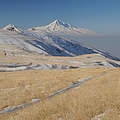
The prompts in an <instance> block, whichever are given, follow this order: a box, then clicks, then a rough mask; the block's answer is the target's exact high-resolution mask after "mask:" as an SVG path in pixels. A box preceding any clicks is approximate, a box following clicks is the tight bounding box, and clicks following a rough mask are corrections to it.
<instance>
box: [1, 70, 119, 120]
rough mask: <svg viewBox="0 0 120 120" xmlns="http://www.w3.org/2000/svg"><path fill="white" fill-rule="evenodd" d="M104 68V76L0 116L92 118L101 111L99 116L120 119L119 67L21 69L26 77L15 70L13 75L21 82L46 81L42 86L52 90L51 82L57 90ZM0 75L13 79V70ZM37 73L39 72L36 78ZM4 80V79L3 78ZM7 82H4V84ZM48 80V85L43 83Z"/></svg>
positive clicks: (13, 119)
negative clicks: (49, 69)
mask: <svg viewBox="0 0 120 120" xmlns="http://www.w3.org/2000/svg"><path fill="white" fill-rule="evenodd" d="M104 71H108V72H107V74H105V75H104V76H100V77H98V78H94V79H93V80H91V81H87V82H85V83H84V84H83V85H81V86H79V87H77V88H74V89H71V90H69V91H67V92H65V93H63V94H60V95H57V96H54V97H52V98H51V99H46V100H44V101H42V102H40V103H36V104H34V105H32V106H30V107H27V108H24V109H22V110H20V111H17V112H13V113H10V114H5V115H0V120H91V119H92V118H94V117H95V116H97V115H102V116H101V119H100V120H120V69H119V68H117V69H115V68H113V69H105V68H100V69H95V68H94V69H81V70H66V71H64V70H61V71H46V72H45V71H37V72H36V73H34V72H33V73H32V71H29V75H28V73H27V71H26V72H25V71H24V75H25V76H27V77H25V76H24V75H23V76H22V77H21V78H20V76H21V75H22V72H15V73H14V76H16V83H17V79H18V81H21V80H22V79H24V80H25V81H24V84H25V83H26V84H27V82H28V81H29V80H31V82H33V86H34V85H35V83H36V85H38V86H39V85H41V84H43V83H44V82H45V86H44V85H43V86H44V87H45V90H48V91H49V92H51V90H50V88H52V87H53V88H54V86H57V87H56V89H54V90H55V91H56V90H57V89H61V88H64V87H66V86H67V85H69V84H71V83H72V82H75V81H74V80H76V81H77V80H79V79H81V78H82V77H83V78H87V77H88V76H94V75H95V74H98V73H101V72H104ZM30 72H31V73H30ZM44 72H45V73H44ZM52 72H53V73H52ZM18 73H19V74H18ZM40 73H41V79H40ZM5 74H6V75H5ZM15 74H16V75H15ZM2 75H3V76H7V77H8V78H11V80H13V81H14V80H15V79H12V73H4V74H2ZM36 75H38V76H39V79H38V76H36ZM18 76H19V77H18ZM28 76H31V78H32V77H35V76H36V79H34V80H33V79H30V77H28ZM48 76H49V77H48ZM7 77H6V78H7ZM48 78H49V79H48ZM53 78H54V79H53ZM27 79H28V80H27ZM5 80H7V79H4V80H3V81H5ZM42 80H43V81H42ZM8 81H9V80H8ZM38 81H41V82H38ZM1 82H2V81H1ZM7 83H8V82H7ZM7 83H4V85H5V84H7ZM14 83H15V81H14ZM53 83H54V84H53ZM2 84H3V83H2ZM49 84H50V85H51V86H49V87H48V86H46V85H49ZM11 86H12V85H11ZM34 89H35V87H34ZM54 90H53V91H54ZM53 91H52V92H53ZM39 92H40V90H38V91H37V90H36V92H35V93H38V94H39ZM21 98H22V97H21Z"/></svg>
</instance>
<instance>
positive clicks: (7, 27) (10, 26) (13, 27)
mask: <svg viewBox="0 0 120 120" xmlns="http://www.w3.org/2000/svg"><path fill="white" fill-rule="evenodd" d="M3 30H8V31H13V32H20V30H18V29H17V28H16V27H15V25H13V24H9V25H7V26H6V27H4V28H3Z"/></svg>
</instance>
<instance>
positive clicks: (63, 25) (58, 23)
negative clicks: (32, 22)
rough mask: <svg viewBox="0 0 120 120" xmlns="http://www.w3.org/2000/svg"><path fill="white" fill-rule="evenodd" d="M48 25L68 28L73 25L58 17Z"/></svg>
mask: <svg viewBox="0 0 120 120" xmlns="http://www.w3.org/2000/svg"><path fill="white" fill-rule="evenodd" d="M47 26H54V27H55V26H56V27H57V26H62V27H66V28H71V25H70V24H66V23H64V22H63V21H61V20H58V19H56V20H55V21H53V22H52V23H50V24H49V25H47Z"/></svg>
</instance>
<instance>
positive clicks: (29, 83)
mask: <svg viewBox="0 0 120 120" xmlns="http://www.w3.org/2000/svg"><path fill="white" fill-rule="evenodd" d="M106 70H107V68H100V69H93V70H91V69H78V70H77V69H76V70H44V71H40V70H35V71H17V72H3V73H2V72H0V109H3V108H5V107H7V106H14V105H18V104H23V103H26V102H28V101H31V100H32V99H37V98H44V97H45V96H48V95H50V93H53V92H55V91H57V90H60V89H63V88H65V87H67V86H68V85H71V84H72V83H74V82H76V81H78V80H80V79H82V78H88V77H91V76H93V75H96V74H99V73H101V72H103V71H106ZM86 72H87V73H86Z"/></svg>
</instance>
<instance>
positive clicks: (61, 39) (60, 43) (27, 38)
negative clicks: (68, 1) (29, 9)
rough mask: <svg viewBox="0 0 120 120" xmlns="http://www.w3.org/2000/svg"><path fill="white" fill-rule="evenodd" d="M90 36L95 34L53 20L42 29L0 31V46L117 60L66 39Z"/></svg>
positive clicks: (7, 29) (12, 28) (8, 29)
mask: <svg viewBox="0 0 120 120" xmlns="http://www.w3.org/2000/svg"><path fill="white" fill-rule="evenodd" d="M71 35H74V36H79V37H80V36H89V35H90V36H91V35H96V33H95V32H93V31H90V30H87V29H82V28H77V27H73V26H71V25H70V24H66V23H64V22H61V21H60V20H55V21H54V22H52V23H51V24H49V25H47V26H42V27H35V28H29V29H27V30H20V29H19V28H17V27H15V26H14V25H12V24H9V25H8V26H6V27H4V28H3V29H2V30H0V44H4V45H15V46H16V47H18V48H21V49H24V50H27V51H29V52H37V53H39V54H42V55H52V56H79V55H83V54H93V53H97V54H101V55H103V56H105V57H109V58H111V59H115V60H118V58H116V57H113V56H111V55H110V54H108V53H105V52H102V51H100V50H97V49H96V48H90V47H88V46H86V45H84V44H82V43H81V42H80V41H79V40H78V41H76V40H74V39H72V37H70V38H71V39H68V37H67V36H71Z"/></svg>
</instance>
